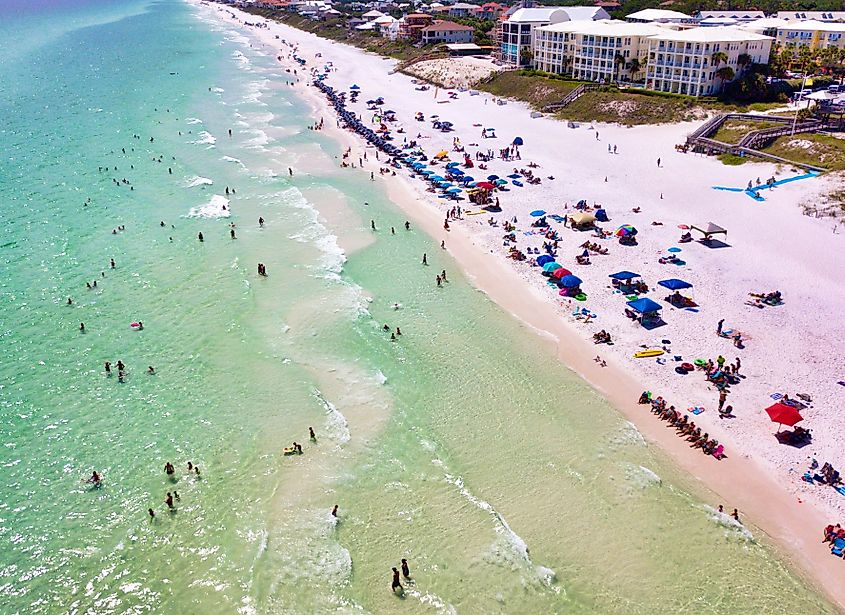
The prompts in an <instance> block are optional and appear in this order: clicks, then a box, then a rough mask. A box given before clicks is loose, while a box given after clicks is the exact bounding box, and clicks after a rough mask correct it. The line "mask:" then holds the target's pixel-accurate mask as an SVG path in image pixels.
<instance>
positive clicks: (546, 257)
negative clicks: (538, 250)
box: [537, 254, 555, 267]
mask: <svg viewBox="0 0 845 615" xmlns="http://www.w3.org/2000/svg"><path fill="white" fill-rule="evenodd" d="M554 261H555V259H554V257H553V256H552V255H551V254H543V255H542V256H538V257H537V264H538V265H539V266H540V267H542V266H543V265H545V264H547V263H553V262H554Z"/></svg>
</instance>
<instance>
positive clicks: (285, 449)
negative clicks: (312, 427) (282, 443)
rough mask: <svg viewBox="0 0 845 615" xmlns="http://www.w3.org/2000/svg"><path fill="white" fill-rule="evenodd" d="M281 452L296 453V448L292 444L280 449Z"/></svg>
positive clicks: (286, 453)
mask: <svg viewBox="0 0 845 615" xmlns="http://www.w3.org/2000/svg"><path fill="white" fill-rule="evenodd" d="M282 453H284V454H285V455H293V454H294V453H296V449H295V448H293V447H292V446H286V447H285V448H283V449H282Z"/></svg>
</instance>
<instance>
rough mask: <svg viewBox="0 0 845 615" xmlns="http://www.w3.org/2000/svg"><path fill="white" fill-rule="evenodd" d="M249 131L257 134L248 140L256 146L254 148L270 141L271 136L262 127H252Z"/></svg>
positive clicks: (248, 142)
mask: <svg viewBox="0 0 845 615" xmlns="http://www.w3.org/2000/svg"><path fill="white" fill-rule="evenodd" d="M247 132H249V133H250V134H253V135H255V137H253V138H252V139H250V140H248V141H247V144H248V145H249V146H250V147H254V148H256V147H263V146H265V145H267V144H268V143H270V137H269V136H268V135H267V133H266V132H264V131H263V130H261V129H260V128H252V129H250V130H248V131H247Z"/></svg>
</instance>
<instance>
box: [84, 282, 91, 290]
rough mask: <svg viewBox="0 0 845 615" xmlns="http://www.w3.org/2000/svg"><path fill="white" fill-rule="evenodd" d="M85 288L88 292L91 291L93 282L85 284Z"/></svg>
mask: <svg viewBox="0 0 845 615" xmlns="http://www.w3.org/2000/svg"><path fill="white" fill-rule="evenodd" d="M85 286H86V287H87V288H88V290H91V282H85Z"/></svg>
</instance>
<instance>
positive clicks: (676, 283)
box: [658, 278, 692, 290]
mask: <svg viewBox="0 0 845 615" xmlns="http://www.w3.org/2000/svg"><path fill="white" fill-rule="evenodd" d="M658 284H660V286H662V287H663V288H668V289H669V290H683V289H684V288H692V284H690V283H689V282H684V281H683V280H679V279H678V278H670V279H668V280H660V281H659V282H658Z"/></svg>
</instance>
